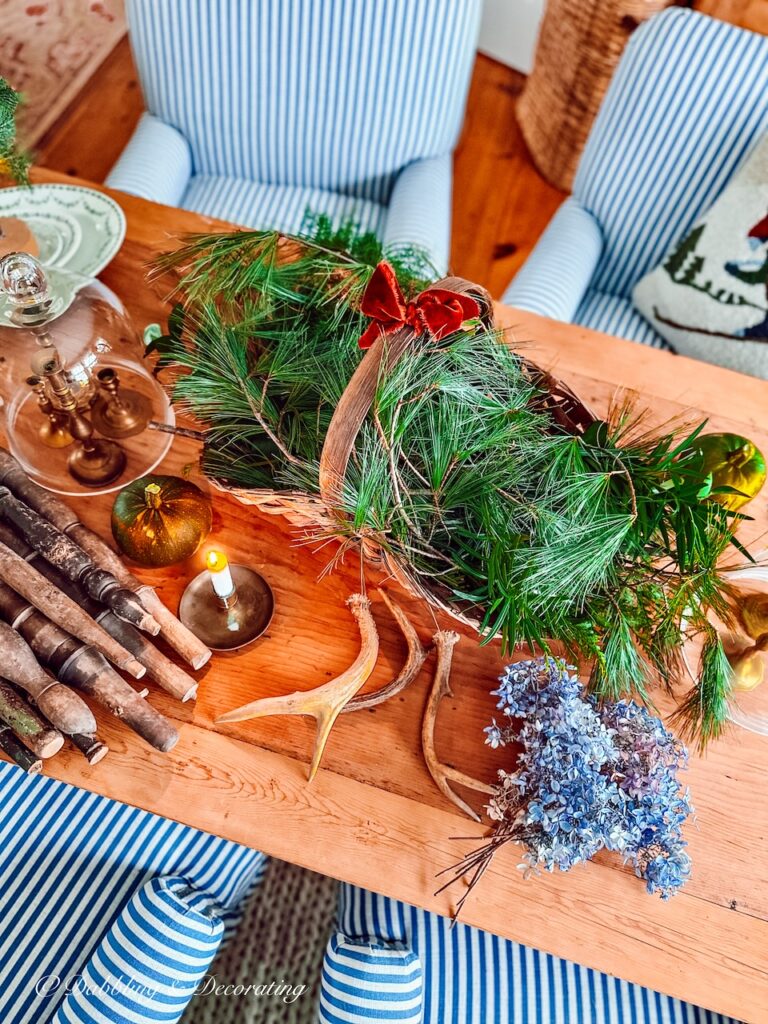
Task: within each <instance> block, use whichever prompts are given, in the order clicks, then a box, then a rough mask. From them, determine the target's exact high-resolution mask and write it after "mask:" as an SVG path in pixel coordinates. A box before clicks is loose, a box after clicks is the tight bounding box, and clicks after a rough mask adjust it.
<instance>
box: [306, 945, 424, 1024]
mask: <svg viewBox="0 0 768 1024" xmlns="http://www.w3.org/2000/svg"><path fill="white" fill-rule="evenodd" d="M423 989H424V985H423V979H422V970H421V963H420V961H419V958H418V957H417V956H416V954H415V953H414V952H413V951H412V950H411V949H409V948H408V947H407V946H404V945H403V944H402V943H396V942H393V943H384V942H377V941H375V940H364V939H349V938H347V937H346V936H345V935H342V934H341V933H336V934H335V935H332V936H331V938H330V939H329V941H328V947H327V949H326V951H325V957H324V959H323V976H322V983H321V989H320V1006H319V1018H318V1019H319V1024H366V1021H372V1020H378V1021H389V1024H421V1015H422V1006H423V997H424V991H423Z"/></svg>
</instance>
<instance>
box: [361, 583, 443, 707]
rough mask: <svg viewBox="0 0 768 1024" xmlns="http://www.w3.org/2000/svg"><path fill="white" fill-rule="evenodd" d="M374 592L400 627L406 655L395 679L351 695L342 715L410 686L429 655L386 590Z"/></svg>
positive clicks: (378, 701) (393, 694)
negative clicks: (406, 647) (370, 690)
mask: <svg viewBox="0 0 768 1024" xmlns="http://www.w3.org/2000/svg"><path fill="white" fill-rule="evenodd" d="M376 593H377V594H378V595H379V597H380V598H381V599H382V601H383V602H384V604H385V605H386V606H387V608H389V610H390V612H391V613H392V616H393V618H394V619H395V621H396V622H397V624H398V626H399V627H400V629H401V631H402V633H403V636H404V637H405V640H406V643H407V644H408V657H407V658H406V661H405V664H404V665H403V667H402V670H401V671H400V675H399V676H398V677H397V678H396V679H393V680H392V682H391V683H387V685H386V686H382V687H380V689H378V690H373V691H372V692H371V693H361V694H358V696H357V697H353V698H352V700H351V701H350V702H349V703H348V704H347V705H346V706H345V707H343V708H342V709H341V713H342V714H343V715H345V714H347V712H349V711H363V710H365V709H366V708H373V707H376V705H377V704H383V703H384V701H385V700H389V699H390V698H391V697H395V696H397V694H398V693H400V692H401V691H402V690H404V689H405V688H406V686H410V684H411V683H412V682H413V680H414V679H415V678H416V676H417V675H418V674H419V672H420V671H421V666H422V665H423V664H424V662H425V661H426V659H427V657H428V656H429V651H428V650H426V649H425V648H424V647H423V646H422V643H421V640H419V634H418V633H417V632H416V630H415V629H414V628H413V626H412V625H411V623H410V620H409V619H408V617H407V616H406V614H405V612H404V611H403V609H402V608H401V607H400V605H399V604H397V602H396V601H394V600H393V599H392V598H391V597H390V596H389V594H388V593H387V592H386V590H377V591H376Z"/></svg>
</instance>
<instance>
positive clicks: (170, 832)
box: [0, 763, 266, 1024]
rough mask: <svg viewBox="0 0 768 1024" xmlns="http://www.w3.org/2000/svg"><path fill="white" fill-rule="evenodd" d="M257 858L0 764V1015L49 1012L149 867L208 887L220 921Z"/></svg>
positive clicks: (14, 1017) (261, 863) (259, 869)
mask: <svg viewBox="0 0 768 1024" xmlns="http://www.w3.org/2000/svg"><path fill="white" fill-rule="evenodd" d="M265 867H266V858H265V857H264V855H263V854H261V853H258V852H256V851H255V850H249V849H247V848H246V847H244V846H239V845H237V844H236V843H230V842H227V841H226V840H224V839H219V838H217V837H216V836H211V835H207V834H206V833H204V832H198V831H197V830H195V829H191V828H187V827H185V826H184V825H179V824H177V823H175V822H172V821H168V820H166V819H164V818H158V817H157V816H155V815H153V814H147V813H146V812H145V811H141V810H138V809H136V808H133V807H128V806H126V805H125V804H120V803H117V802H115V801H112V800H107V799H106V798H104V797H100V796H97V795H95V794H93V793H87V792H85V791H84V790H80V789H75V788H73V787H72V786H67V785H65V784H64V783H61V782H58V781H56V780H55V779H49V778H45V777H42V776H37V777H34V778H32V777H29V776H26V775H24V774H23V773H22V772H21V771H20V770H19V769H18V768H16V767H14V766H12V765H9V764H5V763H0V893H2V897H0V899H1V901H2V907H3V917H2V928H0V1021H2V1024H33V1022H34V1024H45V1022H46V1021H49V1020H50V1019H51V1017H52V1016H53V1014H54V1013H55V1011H56V1009H57V1007H58V1005H59V1003H60V1002H61V1001H62V999H63V998H64V995H65V988H66V985H67V984H68V982H69V980H70V979H72V978H74V977H75V976H76V975H77V974H79V972H80V969H81V967H82V965H83V963H84V962H85V961H86V960H87V959H88V958H89V957H90V955H91V953H92V952H93V950H94V948H95V947H96V946H97V945H98V943H99V942H100V940H101V938H102V936H103V935H104V934H105V932H106V931H107V930H108V929H109V928H110V927H111V925H112V924H113V922H114V921H115V919H116V918H117V917H118V915H119V914H120V912H121V910H122V909H123V908H124V907H125V905H126V903H127V902H128V901H129V900H130V899H131V897H132V896H133V894H134V893H135V892H136V890H137V889H139V888H140V887H141V886H142V885H143V884H144V883H145V882H146V881H148V880H149V879H151V878H153V877H154V876H158V875H178V876H181V877H182V878H184V879H186V880H187V881H188V882H189V884H190V885H192V886H194V887H195V888H196V889H200V890H202V891H204V892H207V893H209V894H210V896H211V897H212V898H213V899H215V900H216V902H217V904H219V905H220V906H221V907H222V917H223V919H224V922H225V924H226V925H227V927H228V929H229V930H231V929H232V928H233V927H234V926H235V925H236V923H237V920H238V919H239V905H240V903H241V900H242V899H243V898H244V896H245V895H246V894H247V893H248V892H249V891H251V889H252V888H253V887H254V886H255V885H256V884H258V882H259V881H260V879H261V877H262V875H263V872H264V870H265Z"/></svg>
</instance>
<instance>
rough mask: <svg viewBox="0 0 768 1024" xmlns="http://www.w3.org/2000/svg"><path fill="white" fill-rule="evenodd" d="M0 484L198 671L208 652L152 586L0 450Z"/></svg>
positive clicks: (9, 455) (3, 450)
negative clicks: (126, 596) (128, 597)
mask: <svg viewBox="0 0 768 1024" xmlns="http://www.w3.org/2000/svg"><path fill="white" fill-rule="evenodd" d="M0 483H2V484H4V485H5V486H6V487H8V488H10V490H11V491H13V493H14V494H15V495H16V497H17V498H20V499H21V500H22V501H23V502H24V503H25V504H26V505H28V506H29V507H30V508H33V509H34V510H35V511H36V512H38V513H39V514H40V515H42V516H44V517H45V518H46V519H47V520H48V521H49V522H51V523H52V524H53V525H54V526H55V527H56V528H57V529H59V530H61V532H62V533H66V534H67V536H69V537H71V538H72V539H73V540H74V541H75V542H76V543H77V544H79V545H80V547H81V548H82V549H83V550H84V551H86V552H87V553H88V554H89V555H90V557H91V558H92V559H93V561H94V562H95V563H96V564H97V565H100V566H101V567H102V568H103V569H106V570H107V571H108V572H111V573H112V575H113V576H114V577H115V578H116V579H118V580H119V581H120V583H121V584H122V585H123V586H124V587H125V588H126V589H128V590H131V591H133V592H134V593H135V594H136V595H137V597H138V598H139V600H140V601H141V603H142V605H143V606H144V607H145V608H146V610H147V611H148V612H149V613H150V614H151V615H152V616H153V617H154V618H155V620H156V621H157V622H159V623H160V629H161V633H162V635H163V638H164V639H165V640H166V641H167V642H168V643H169V644H170V646H171V647H173V649H174V650H175V651H176V652H177V653H178V654H179V655H181V657H182V658H183V659H184V660H185V661H186V662H188V663H189V664H190V665H192V667H193V668H202V667H203V665H205V664H206V662H207V661H208V660H209V659H210V657H211V652H210V650H209V649H208V648H207V647H206V646H205V644H203V643H202V642H201V641H200V640H199V639H198V638H197V637H196V636H195V635H194V633H192V632H190V631H189V630H188V629H187V627H186V626H184V625H183V623H181V622H180V621H179V619H178V618H176V616H175V615H173V614H172V613H171V612H170V611H169V610H168V609H167V608H166V607H165V605H164V604H163V603H162V601H161V600H160V598H159V597H158V596H157V594H156V593H155V591H154V590H153V589H152V587H150V586H148V585H147V584H145V583H142V582H141V581H140V580H139V579H137V578H136V577H135V576H134V575H133V573H131V572H129V570H128V569H127V568H126V567H125V566H124V565H123V563H122V562H121V560H120V558H119V557H118V556H117V554H116V553H115V552H114V551H113V550H112V548H111V547H110V546H109V544H107V543H106V541H104V540H102V538H101V537H99V536H98V534H95V533H94V532H93V531H92V530H89V529H88V527H87V526H84V525H83V524H82V523H81V522H80V520H79V519H78V517H77V515H76V513H75V512H73V511H72V509H70V508H69V507H68V506H67V505H66V504H65V503H64V502H63V501H61V499H60V498H58V497H56V495H55V494H52V493H51V492H50V491H46V490H45V489H44V488H42V487H40V486H39V484H36V483H35V482H34V481H33V480H30V479H29V477H28V476H27V475H26V473H25V472H24V470H23V469H22V468H21V466H20V465H19V463H18V462H17V461H16V459H15V458H14V457H13V456H12V455H11V453H10V452H9V451H7V450H6V449H5V448H2V447H0Z"/></svg>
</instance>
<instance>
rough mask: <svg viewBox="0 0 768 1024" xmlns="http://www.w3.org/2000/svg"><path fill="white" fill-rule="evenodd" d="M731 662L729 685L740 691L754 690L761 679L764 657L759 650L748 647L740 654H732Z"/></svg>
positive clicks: (763, 669)
mask: <svg viewBox="0 0 768 1024" xmlns="http://www.w3.org/2000/svg"><path fill="white" fill-rule="evenodd" d="M730 662H731V670H732V676H731V685H732V687H733V689H734V690H739V691H741V692H744V691H748V690H754V689H755V688H756V687H758V686H759V685H760V683H762V681H763V677H764V675H765V659H764V657H763V654H762V652H761V651H759V650H757V649H756V648H755V647H750V648H748V650H746V651H742V652H741V654H737V655H733V656H732V657H731V658H730Z"/></svg>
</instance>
